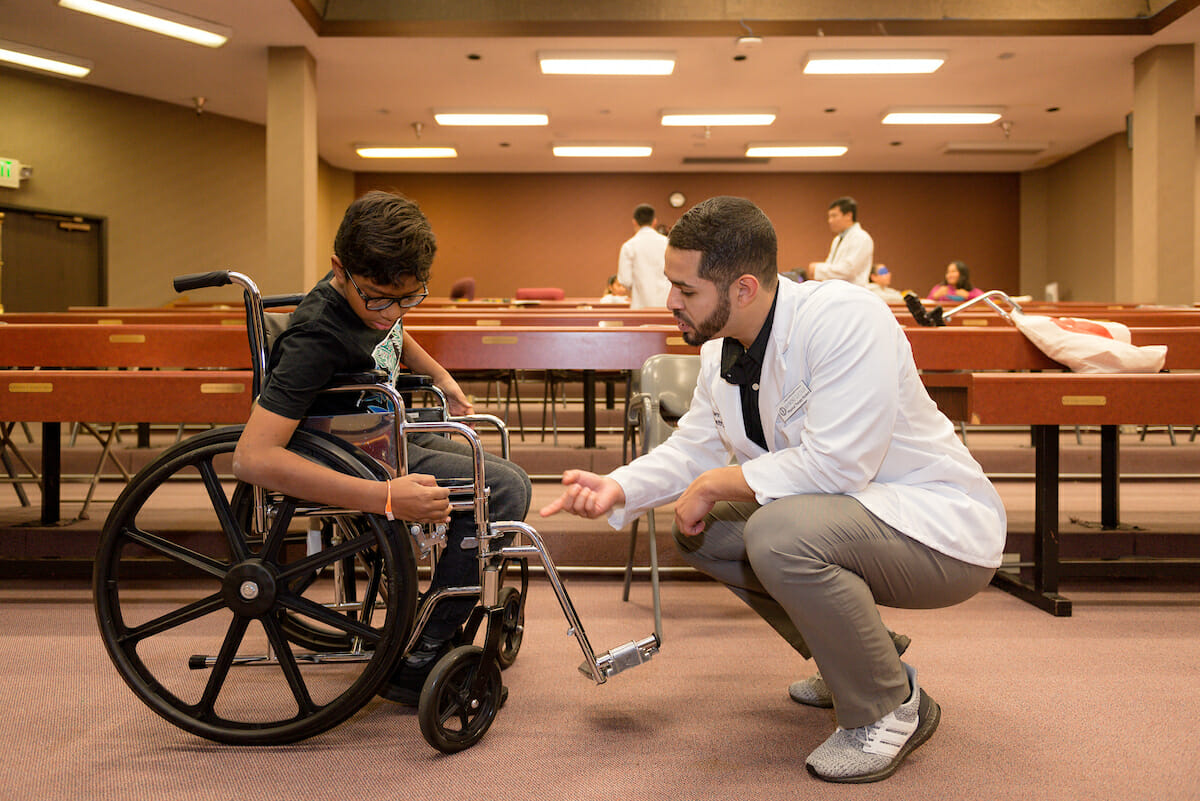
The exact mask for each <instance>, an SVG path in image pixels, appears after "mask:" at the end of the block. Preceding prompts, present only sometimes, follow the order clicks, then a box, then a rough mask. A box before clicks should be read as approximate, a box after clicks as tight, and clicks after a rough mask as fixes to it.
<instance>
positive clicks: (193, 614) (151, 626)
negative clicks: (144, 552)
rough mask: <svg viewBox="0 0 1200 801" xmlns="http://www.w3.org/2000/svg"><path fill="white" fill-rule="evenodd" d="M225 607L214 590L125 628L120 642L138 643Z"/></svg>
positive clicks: (222, 600)
mask: <svg viewBox="0 0 1200 801" xmlns="http://www.w3.org/2000/svg"><path fill="white" fill-rule="evenodd" d="M224 608H225V599H224V597H223V596H222V595H221V593H220V592H215V593H213V594H212V595H210V596H208V597H207V598H201V599H200V600H199V601H195V602H194V603H190V604H188V605H187V606H181V607H180V608H178V609H176V610H175V611H173V612H168V613H167V614H165V615H162V616H161V617H156V618H154V619H153V620H149V621H147V622H145V623H143V624H142V625H140V626H136V627H135V628H132V629H127V630H126V631H125V632H124V633H123V634H122V635H121V636H120V638H119V641H120V642H121V643H122V644H128V643H138V642H141V641H142V640H144V639H146V638H147V637H153V636H154V635H156V634H162V633H163V632H165V631H170V630H171V629H174V628H178V627H179V626H182V625H183V624H185V623H190V622H192V621H193V620H199V619H200V618H202V617H204V616H205V615H208V614H211V613H213V612H216V611H218V610H220V609H224Z"/></svg>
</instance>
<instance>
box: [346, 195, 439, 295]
mask: <svg viewBox="0 0 1200 801" xmlns="http://www.w3.org/2000/svg"><path fill="white" fill-rule="evenodd" d="M436 252H437V237H435V236H434V235H433V229H432V228H431V227H430V226H429V220H427V219H426V218H425V215H424V214H423V213H422V212H421V209H420V207H418V206H417V204H416V203H414V202H413V201H411V200H409V199H408V198H406V197H404V196H403V195H397V194H393V193H391V192H381V191H378V190H376V191H371V192H367V193H366V194H365V195H363V196H362V197H360V198H358V199H357V200H355V201H354V202H353V203H351V204H350V206H349V207H348V208H347V209H346V214H345V216H344V217H342V224H341V225H340V226H338V231H337V236H335V237H334V239H333V253H334V255H335V256H337V257H338V261H340V262H341V263H342V267H344V268H345V269H346V270H347V271H349V272H350V274H351V275H358V276H362V277H363V278H366V279H367V280H369V281H371V282H372V283H374V284H378V285H379V286H391V285H394V284H400V283H403V282H404V280H405V279H406V278H408V277H409V276H412V277H414V278H416V279H417V280H418V281H420V282H421V283H427V282H428V281H429V272H430V268H431V266H432V264H433V254H434V253H436Z"/></svg>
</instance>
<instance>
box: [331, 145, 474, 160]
mask: <svg viewBox="0 0 1200 801" xmlns="http://www.w3.org/2000/svg"><path fill="white" fill-rule="evenodd" d="M354 152H355V153H357V154H358V155H359V157H360V158H364V159H452V158H457V157H458V151H457V150H455V149H454V148H452V147H359V148H355V150H354Z"/></svg>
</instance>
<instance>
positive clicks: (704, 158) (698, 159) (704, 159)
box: [683, 156, 771, 164]
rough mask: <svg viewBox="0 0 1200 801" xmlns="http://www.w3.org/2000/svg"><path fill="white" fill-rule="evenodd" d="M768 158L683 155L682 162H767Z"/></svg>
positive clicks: (768, 161)
mask: <svg viewBox="0 0 1200 801" xmlns="http://www.w3.org/2000/svg"><path fill="white" fill-rule="evenodd" d="M770 162H771V160H770V159H757V158H755V159H748V158H746V157H745V156H684V158H683V163H684V164H769V163H770Z"/></svg>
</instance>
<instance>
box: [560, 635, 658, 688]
mask: <svg viewBox="0 0 1200 801" xmlns="http://www.w3.org/2000/svg"><path fill="white" fill-rule="evenodd" d="M660 644H661V643H659V641H658V636H657V635H655V634H651V635H650V636H648V637H644V638H643V639H640V640H637V641H636V642H627V643H625V644H624V645H618V646H617V647H616V648H613V649H611V650H609V651H606V652H604V653H603V654H600V656H598V657H596V660H595V664H594V666H593V664H592V663H591V662H588V661H586V660H585V661H584V662H583V663H582V664H580V665H579V672H580V673H582V674H583V675H585V676H587V677H588V678H589V679H590V678H592V677H593V676H594V675H595V674H596V673H600V674H601V675H602V676H604V678H606V679H607V678H610V677H612V676H615V675H617V674H618V673H620V672H621V671H622V670H628V669H629V668H631V667H637V666H638V665H641V664H645V663H646V662H649V661H650V658H651V657H652V656H654V655H655V654H657V653H658V646H659V645H660Z"/></svg>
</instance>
